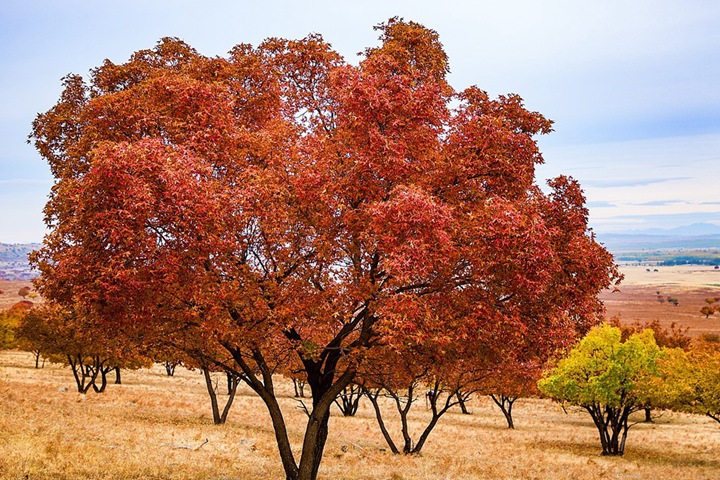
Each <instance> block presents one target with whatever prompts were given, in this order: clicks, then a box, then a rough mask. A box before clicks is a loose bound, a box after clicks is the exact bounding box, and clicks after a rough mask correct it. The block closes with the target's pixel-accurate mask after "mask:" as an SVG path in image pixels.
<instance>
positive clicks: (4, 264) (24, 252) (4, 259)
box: [0, 243, 41, 280]
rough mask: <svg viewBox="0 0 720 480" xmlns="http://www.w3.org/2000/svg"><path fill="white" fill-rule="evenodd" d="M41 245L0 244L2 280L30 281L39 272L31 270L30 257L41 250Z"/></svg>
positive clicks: (0, 274) (0, 273) (0, 275)
mask: <svg viewBox="0 0 720 480" xmlns="http://www.w3.org/2000/svg"><path fill="white" fill-rule="evenodd" d="M40 246H41V245H40V244H39V243H13V244H8V243H0V279H3V280H30V279H31V278H35V277H37V275H38V274H37V272H35V271H33V270H31V269H30V265H29V263H28V255H29V254H30V252H32V251H33V250H37V249H38V248H40Z"/></svg>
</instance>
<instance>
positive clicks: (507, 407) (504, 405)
mask: <svg viewBox="0 0 720 480" xmlns="http://www.w3.org/2000/svg"><path fill="white" fill-rule="evenodd" d="M490 398H492V399H493V402H495V405H497V406H498V407H500V410H501V411H502V413H503V415H504V416H505V421H506V422H507V424H508V428H510V429H513V430H514V429H515V422H514V421H513V418H512V408H513V405H514V404H515V400H517V399H518V397H506V396H505V395H490Z"/></svg>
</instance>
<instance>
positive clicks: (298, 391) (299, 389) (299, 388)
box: [292, 378, 305, 398]
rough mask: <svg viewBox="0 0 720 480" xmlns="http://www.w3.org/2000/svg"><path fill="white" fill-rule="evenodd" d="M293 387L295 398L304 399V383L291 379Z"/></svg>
mask: <svg viewBox="0 0 720 480" xmlns="http://www.w3.org/2000/svg"><path fill="white" fill-rule="evenodd" d="M292 381H293V387H294V388H295V398H305V382H304V381H302V380H298V379H297V378H293V379H292Z"/></svg>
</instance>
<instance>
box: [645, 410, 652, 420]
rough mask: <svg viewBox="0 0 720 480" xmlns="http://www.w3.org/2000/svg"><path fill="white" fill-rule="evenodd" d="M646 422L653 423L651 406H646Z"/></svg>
mask: <svg viewBox="0 0 720 480" xmlns="http://www.w3.org/2000/svg"><path fill="white" fill-rule="evenodd" d="M645 423H653V419H652V409H651V408H645Z"/></svg>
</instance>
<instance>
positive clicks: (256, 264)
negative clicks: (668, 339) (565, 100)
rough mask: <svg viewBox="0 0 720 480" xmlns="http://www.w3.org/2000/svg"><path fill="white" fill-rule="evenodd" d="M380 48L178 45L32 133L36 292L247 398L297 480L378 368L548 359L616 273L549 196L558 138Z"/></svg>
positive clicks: (426, 66)
mask: <svg viewBox="0 0 720 480" xmlns="http://www.w3.org/2000/svg"><path fill="white" fill-rule="evenodd" d="M377 30H378V31H379V32H380V45H379V46H377V47H373V48H368V49H367V50H366V51H365V53H364V56H363V58H362V60H361V61H360V63H359V65H357V66H355V65H351V64H349V63H347V62H346V61H345V60H344V59H343V58H342V57H341V56H340V55H339V54H337V53H336V52H335V51H333V50H332V48H331V47H330V45H329V44H328V43H326V42H325V41H324V40H323V39H322V37H321V36H319V35H315V34H313V35H309V36H307V37H305V38H303V39H301V40H286V39H279V38H270V39H267V40H265V41H264V42H262V43H261V44H260V45H259V46H257V47H253V46H251V45H246V44H240V45H237V46H236V47H234V48H233V49H232V50H231V51H230V52H229V55H228V56H227V57H225V58H219V57H206V56H203V55H201V54H199V53H198V52H197V51H195V50H194V49H193V48H192V47H190V46H189V45H187V44H186V43H184V42H182V41H181V40H179V39H175V38H165V39H162V40H161V41H160V42H159V43H158V44H157V46H156V47H155V48H154V49H151V50H141V51H138V52H136V53H135V54H133V56H132V57H131V58H130V60H129V61H127V62H126V63H122V64H116V63H113V62H111V61H109V60H107V61H105V63H104V64H103V65H101V66H100V67H98V68H97V69H95V70H93V71H92V74H91V76H90V78H89V80H87V81H86V80H85V79H83V78H82V77H81V76H79V75H70V76H68V77H66V78H65V79H64V86H65V89H64V91H63V93H62V95H61V97H60V99H59V101H58V103H57V104H56V105H55V106H54V107H53V108H51V109H50V110H49V111H47V112H46V113H43V114H40V115H39V116H38V117H37V119H36V120H35V122H34V125H33V134H32V138H33V140H34V142H35V145H36V147H37V149H38V151H39V152H40V153H41V155H42V156H43V157H44V158H45V159H46V160H47V161H48V163H49V165H50V168H51V170H52V173H53V175H54V176H55V179H56V181H55V185H54V186H53V189H52V193H51V196H50V200H49V202H48V204H47V207H46V209H45V214H46V219H47V224H48V227H49V228H50V233H49V234H48V235H47V236H46V238H45V240H44V244H43V247H42V248H41V249H40V251H39V252H37V253H36V254H34V255H33V257H32V259H33V263H34V264H35V265H36V266H37V267H38V268H39V269H40V270H41V272H42V277H41V279H40V281H39V282H38V289H39V291H40V292H41V293H42V294H43V295H44V296H45V297H46V298H48V299H50V300H52V301H54V302H57V303H60V304H62V305H82V306H83V308H84V309H87V310H88V311H92V312H93V313H92V314H93V318H96V319H98V320H97V321H98V322H100V323H103V322H104V323H105V324H106V325H108V326H112V327H113V328H114V329H116V330H117V331H129V332H132V333H133V334H134V335H136V337H137V338H143V339H144V341H157V340H158V339H162V340H163V341H165V342H168V343H171V344H172V345H174V346H175V347H177V348H179V349H186V350H193V352H192V353H193V355H194V356H195V358H199V357H203V358H204V359H205V361H207V362H210V363H212V364H214V365H215V366H216V367H218V368H222V369H224V370H226V371H228V372H231V373H233V374H234V375H236V376H237V377H239V378H240V379H241V380H242V381H244V382H246V383H247V384H248V385H249V386H250V388H252V389H253V390H254V391H255V392H256V393H257V394H258V395H259V396H260V397H261V398H262V399H263V401H264V402H265V404H266V406H267V408H268V411H269V413H270V416H271V419H272V422H273V426H274V428H275V432H276V438H277V442H278V448H279V451H280V456H281V459H282V462H283V466H284V469H285V474H286V476H287V478H288V479H310V478H315V477H316V475H317V469H318V467H319V464H320V459H321V457H322V451H323V448H324V444H325V438H326V437H327V422H328V416H329V409H330V406H331V405H332V402H333V400H334V399H335V398H336V397H337V395H338V394H339V393H340V392H341V391H342V390H343V389H344V388H345V387H346V386H348V385H349V384H350V382H351V381H352V380H353V378H354V376H355V375H356V372H357V367H358V365H359V364H361V363H362V362H363V361H364V359H365V358H366V357H367V358H368V359H369V358H372V356H370V355H366V353H367V351H368V349H378V348H390V349H395V350H397V351H408V348H409V347H411V346H412V345H413V344H416V345H424V344H426V343H428V342H431V343H432V344H433V348H436V349H437V351H438V352H439V353H440V354H442V353H443V352H444V351H445V350H452V349H454V348H455V345H457V344H458V343H459V342H464V343H465V344H472V342H475V341H482V342H483V343H484V344H487V345H490V346H492V345H494V344H504V345H507V344H514V343H517V344H523V345H524V348H526V349H534V350H535V351H537V352H538V353H539V354H540V353H543V352H550V351H555V350H556V349H557V348H560V347H562V346H567V345H569V344H571V342H572V341H573V340H574V338H576V336H577V335H578V334H579V333H582V332H585V331H587V329H588V328H589V327H590V326H591V325H593V324H595V323H596V322H597V321H598V320H597V319H598V314H599V313H600V312H601V311H602V306H601V304H600V302H599V301H598V299H597V293H598V292H599V290H601V289H602V288H605V287H607V286H608V285H609V284H610V282H611V281H613V280H614V279H616V278H617V276H618V274H617V271H616V269H615V267H614V265H613V262H612V257H611V256H610V254H609V253H608V252H607V251H606V250H605V249H604V248H603V247H602V246H601V245H599V244H598V243H597V242H595V240H594V238H593V236H592V235H590V234H589V232H588V229H587V209H586V208H585V206H584V197H583V195H582V191H581V188H580V186H579V185H578V183H577V182H575V181H574V180H572V179H570V178H567V177H559V178H556V179H554V180H551V181H550V182H549V190H548V193H545V192H544V191H543V190H542V189H541V188H540V187H539V186H538V185H537V184H536V183H535V180H534V173H535V166H536V165H537V164H539V163H541V162H542V156H541V154H540V152H539V150H538V147H537V144H536V141H535V139H534V137H535V136H536V135H538V134H545V133H548V132H550V131H551V122H550V121H549V120H547V119H546V118H544V117H543V116H542V115H541V114H539V113H536V112H531V111H528V110H527V109H525V108H524V106H523V103H522V100H521V99H520V97H518V96H517V95H506V96H500V97H499V98H497V99H491V98H489V96H488V95H487V94H486V93H485V92H484V91H482V90H481V89H479V88H477V87H470V88H468V89H466V90H464V91H461V92H455V91H454V90H453V89H452V87H451V86H450V85H449V84H448V82H447V79H446V75H447V73H448V69H449V67H448V58H447V55H446V54H445V52H444V50H443V48H442V45H441V43H440V41H439V38H438V35H437V33H436V32H434V31H433V30H430V29H428V28H425V27H423V26H422V25H419V24H417V23H414V22H406V21H403V20H401V19H397V18H395V19H391V20H389V21H388V22H386V23H384V24H381V25H379V26H378V27H377ZM527 339H532V341H529V340H527ZM543 354H544V353H543ZM291 356H295V357H296V358H297V359H299V361H300V363H301V364H302V366H303V369H304V374H305V376H306V377H307V384H308V386H309V387H310V390H311V394H312V409H311V410H310V412H309V413H310V414H309V419H308V424H307V430H306V434H305V438H304V441H303V444H302V449H301V451H300V459H299V461H298V460H296V459H295V455H296V453H297V452H294V451H293V449H292V448H291V446H290V441H289V439H288V436H287V432H286V430H285V422H284V419H283V416H282V411H281V409H280V407H279V404H278V402H277V399H276V396H275V390H274V386H273V374H274V373H275V372H280V371H283V368H284V366H285V365H286V364H287V363H288V361H289V360H288V359H289V358H290V357H291ZM230 359H231V360H230ZM368 361H369V360H368Z"/></svg>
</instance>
